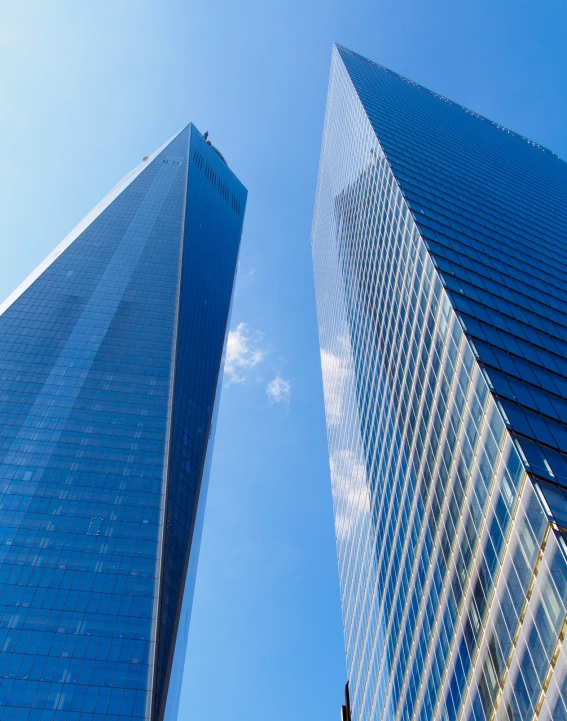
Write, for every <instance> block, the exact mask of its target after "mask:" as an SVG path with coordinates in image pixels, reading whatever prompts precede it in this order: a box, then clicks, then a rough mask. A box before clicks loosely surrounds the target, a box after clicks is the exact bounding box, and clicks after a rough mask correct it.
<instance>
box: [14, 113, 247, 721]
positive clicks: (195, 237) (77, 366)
mask: <svg viewBox="0 0 567 721" xmlns="http://www.w3.org/2000/svg"><path fill="white" fill-rule="evenodd" d="M201 141H202V145H203V146H204V147H203V148H201V144H200V143H201ZM193 145H196V146H197V147H198V148H199V152H201V153H202V155H203V157H206V158H207V162H210V163H211V164H215V163H216V161H215V158H216V155H215V154H214V151H212V150H211V149H209V148H207V146H206V144H205V142H204V140H202V138H201V136H200V134H199V133H198V131H196V129H195V128H194V127H193V126H189V127H188V128H186V129H185V130H184V131H182V132H181V133H180V134H179V135H178V136H177V137H176V138H175V139H174V140H173V141H171V142H170V143H169V144H168V145H167V146H166V147H165V148H164V149H163V150H162V151H161V152H159V153H157V154H155V156H154V157H152V158H151V159H149V160H148V162H146V163H145V165H144V166H143V169H142V170H141V172H137V173H135V174H134V175H133V176H130V177H129V178H128V181H127V182H125V183H123V184H122V186H121V187H120V189H119V192H114V194H113V196H112V200H111V202H110V203H107V204H106V205H104V207H103V208H102V210H101V209H100V208H99V209H98V211H100V210H101V212H98V211H97V213H98V214H97V213H95V217H94V219H93V220H92V221H91V222H90V223H88V224H86V226H85V225H84V226H83V227H82V230H81V232H80V233H78V234H77V236H76V238H75V239H74V240H73V242H70V243H67V244H66V247H65V248H64V249H63V251H62V252H61V253H60V254H59V255H58V256H57V257H55V259H54V260H53V262H51V264H46V266H45V267H44V268H43V270H42V272H40V273H39V274H36V275H37V277H36V278H35V280H34V281H33V282H32V283H31V284H29V285H28V287H27V289H25V290H24V291H23V293H21V294H20V295H19V296H17V297H15V298H14V299H13V300H12V302H11V303H7V304H5V309H4V312H3V313H2V315H0V421H1V423H0V488H1V490H2V496H1V499H0V718H1V719H3V720H4V719H17V720H18V721H36V720H37V721H40V720H41V721H47V720H49V721H63V719H64V720H65V721H102V719H104V720H105V721H118V719H126V718H128V719H130V718H131V719H133V720H136V721H142V719H150V718H159V717H160V716H161V715H162V713H163V708H162V707H163V703H160V701H162V700H163V697H164V691H165V689H166V686H167V678H168V673H169V671H168V670H167V669H168V668H169V667H170V666H171V663H170V659H171V657H172V656H173V640H174V636H175V629H176V621H175V619H176V617H177V616H178V615H179V610H180V606H181V600H182V593H183V585H184V579H185V573H186V566H187V558H188V555H189V549H190V547H191V540H192V539H191V533H192V528H193V526H194V524H193V525H192V521H191V519H193V518H194V516H195V514H196V506H197V505H198V504H197V500H198V494H199V487H200V486H201V485H202V483H203V482H204V481H206V479H203V480H201V476H202V468H203V458H204V455H205V452H206V439H207V434H205V433H200V434H199V429H200V427H201V426H202V425H203V420H202V416H204V415H206V414H207V404H211V403H212V399H213V398H214V396H215V387H216V383H217V377H218V372H219V364H220V358H221V354H222V347H223V341H224V335H225V330H226V319H227V313H228V307H229V303H230V293H231V289H232V280H233V277H234V272H235V267H236V251H237V248H238V243H239V240H240V225H241V221H239V222H238V223H236V222H233V221H232V220H231V221H228V222H227V221H226V219H224V216H223V217H221V218H217V217H216V215H215V212H216V211H215V209H216V208H217V207H222V208H224V209H227V210H225V214H226V216H227V217H228V216H230V218H231V219H232V218H238V216H237V215H236V214H235V213H234V212H233V210H232V209H230V210H228V204H227V203H226V202H225V200H224V199H223V198H222V196H221V195H220V194H219V193H218V192H217V190H216V189H214V188H211V190H210V191H209V193H208V194H203V193H202V192H201V191H199V187H198V183H197V185H196V186H195V189H193V188H192V186H191V181H190V180H189V181H188V175H189V176H190V172H189V158H190V157H191V156H190V149H191V147H192V146H193ZM228 175H231V174H230V171H227V176H228ZM227 182H230V185H231V190H232V192H234V193H236V194H238V195H239V196H240V197H241V198H242V202H243V204H244V202H245V191H244V189H243V188H242V186H240V184H239V183H238V181H236V179H235V178H234V176H232V177H231V178H230V181H228V180H227ZM188 183H189V184H188ZM188 188H189V193H188ZM192 193H194V194H195V199H194V200H193V199H192V198H190V197H188V196H190V195H191V194H192ZM199 203H200V204H201V205H203V206H206V208H205V210H201V211H200V212H201V215H200V216H199V218H198V219H197V215H198V211H197V210H196V206H197V205H198V204H199ZM191 213H195V217H193V216H192V215H191ZM197 222H198V223H200V224H202V225H203V226H204V229H203V230H202V231H201V230H200V226H199V231H197V230H196V228H195V223H197ZM207 224H208V225H207ZM190 231H191V232H192V235H191V237H190V238H189V232H190ZM204 244H206V245H207V246H210V247H211V250H210V251H207V252H208V253H209V254H208V255H207V252H205V251H203V250H202V249H199V248H200V246H201V245H204ZM221 248H222V250H221ZM227 248H229V249H230V250H229V251H228V252H227V256H226V259H225V258H224V255H223V254H224V252H225V250H226V249H227ZM213 257H214V258H215V262H214V263H213V262H212V258H213ZM204 263H209V265H208V266H207V267H204V266H203V264H204ZM191 268H192V272H193V273H194V274H196V273H197V272H199V273H200V274H202V275H203V276H204V277H207V278H208V279H209V282H212V281H211V279H216V278H217V275H218V281H219V284H220V285H221V287H222V292H220V291H219V292H218V293H217V295H216V296H214V302H213V303H212V304H211V305H212V308H211V310H210V311H208V308H209V306H207V309H206V310H205V312H204V313H203V307H202V303H201V304H198V303H197V301H196V300H195V298H194V297H193V296H192V295H191V291H189V290H186V288H185V285H186V282H185V276H186V275H187V276H188V277H189V278H190V274H191V270H190V269H191ZM188 269H189V270H188ZM219 269H221V270H220V272H219ZM211 298H212V299H213V294H212V293H211ZM215 303H216V306H215ZM207 312H210V314H209V315H207ZM209 326H214V330H212V329H211V328H210V327H209ZM205 366H206V367H205ZM189 374H191V375H190V377H187V376H188V375H189ZM197 402H198V403H199V404H200V405H199V407H201V405H202V407H203V410H202V412H201V415H199V414H198V413H195V412H194V410H193V405H194V404H195V403H197ZM184 433H185V434H186V436H187V443H183V441H182V438H183V434H184ZM177 436H179V439H180V443H181V446H182V448H183V454H184V457H186V458H187V459H189V458H191V461H192V464H193V465H192V466H191V473H190V474H188V473H187V471H186V470H185V468H184V467H183V468H181V466H182V463H181V461H180V460H179V458H178V456H179V450H178V449H179V444H177V443H176V438H177ZM193 469H194V470H193ZM180 529H181V530H180ZM168 554H169V555H170V556H171V558H168V557H167V556H168ZM164 628H165V629H167V630H166V631H165V630H163V629H164ZM162 668H165V669H166V671H165V672H163V673H162V672H161V671H160V670H161V669H162Z"/></svg>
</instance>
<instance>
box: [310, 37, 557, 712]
mask: <svg viewBox="0 0 567 721" xmlns="http://www.w3.org/2000/svg"><path fill="white" fill-rule="evenodd" d="M566 190H567V165H565V163H563V162H562V161H561V160H560V159H559V158H557V157H556V156H555V155H554V154H553V153H552V152H550V151H549V150H546V149H545V148H542V147H540V146H539V145H537V144H536V143H533V142H531V141H529V140H527V139H525V138H522V137H520V136H518V135H517V134H515V133H512V132H510V131H508V130H506V129H505V128H502V127H501V126H499V125H497V124H496V123H493V122H491V121H489V120H487V119H485V118H483V117H481V116H479V115H478V114H476V113H473V112H471V111H469V110H466V109H464V108H462V107H460V106H458V105H457V104H455V103H452V102H451V101H449V100H447V99H445V98H442V97H441V96H439V95H436V94H435V93H432V92H430V91H428V90H426V89H424V88H422V87H420V86H418V85H416V84H415V83H412V82H410V81H408V80H406V79H405V78H402V77H401V76H399V75H396V74H395V73H392V72H390V71H388V70H386V69H385V68H383V67H381V66H379V65H377V64H375V63H372V62H370V61H368V60H366V59H364V58H362V57H360V56H358V55H356V54H354V53H352V52H350V51H348V50H346V49H344V48H338V47H337V48H335V50H334V53H333V63H332V70H331V81H330V87H329V98H328V104H327V114H326V120H325V131H324V138H323V149H322V156H321V165H320V171H319V183H318V192H317V202H316V209H315V217H314V223H313V236H312V245H313V257H314V267H315V278H316V289H317V306H318V317H319V330H320V343H321V361H322V368H323V382H324V389H325V408H326V416H327V428H328V438H329V453H330V463H331V477H332V483H333V497H334V505H335V521H336V534H337V548H338V558H339V574H340V580H341V593H342V602H343V613H344V625H345V642H346V649H347V660H348V668H349V681H350V690H351V700H352V711H353V719H355V721H361V720H362V719H364V721H366V720H367V719H372V720H373V721H374V720H375V719H376V720H377V719H394V718H395V719H404V720H407V721H409V720H410V719H420V721H426V720H428V719H434V718H439V719H443V720H444V721H453V720H456V719H460V718H463V719H478V720H480V719H492V718H495V719H534V718H538V719H567V697H566V696H565V692H567V654H566V652H565V648H564V646H563V641H564V637H565V631H566V630H567V622H566V612H567V562H566V559H567V546H566V545H565V540H564V535H563V534H564V530H565V528H567V505H566V498H567V497H566V496H565V493H567V474H566V472H565V469H566V468H567V465H566V462H567V456H566V455H565V453H566V452H567V445H566V442H565V436H564V432H565V430H567V426H566V424H567V406H565V402H566V400H567V386H565V380H566V379H567V373H566V370H567V366H565V363H566V361H567V353H566V348H567V347H566V346H565V344H564V340H563V339H564V337H565V333H564V332H563V331H564V323H565V317H566V316H565V311H564V307H563V306H564V302H563V301H564V294H565V293H564V290H563V285H564V283H563V275H564V271H563V261H562V259H563V257H564V256H565V253H566V247H565V238H566V237H567V232H566V231H567V201H566V197H567V195H566V192H565V191H566ZM563 489H565V493H564V490H563Z"/></svg>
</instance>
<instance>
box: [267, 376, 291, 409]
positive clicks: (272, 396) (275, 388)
mask: <svg viewBox="0 0 567 721" xmlns="http://www.w3.org/2000/svg"><path fill="white" fill-rule="evenodd" d="M266 393H267V394H268V400H269V403H270V405H271V406H272V405H274V403H283V404H284V405H286V406H288V405H289V401H290V397H291V383H290V382H289V381H286V380H284V379H283V378H281V377H280V376H276V377H275V378H274V380H273V381H270V382H269V383H268V385H267V386H266Z"/></svg>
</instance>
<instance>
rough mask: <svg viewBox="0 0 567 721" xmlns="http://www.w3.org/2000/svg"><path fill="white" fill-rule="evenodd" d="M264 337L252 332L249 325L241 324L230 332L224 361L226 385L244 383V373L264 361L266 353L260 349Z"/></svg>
mask: <svg viewBox="0 0 567 721" xmlns="http://www.w3.org/2000/svg"><path fill="white" fill-rule="evenodd" d="M263 337H264V334H263V333H260V332H259V331H251V330H250V329H249V328H248V324H247V323H239V324H238V325H237V326H236V328H235V329H234V330H231V331H230V332H229V334H228V341H227V344H226V358H225V361H224V372H225V377H226V385H231V384H232V383H244V382H245V380H246V377H245V375H244V373H245V372H246V371H249V370H251V369H252V368H255V367H256V366H257V365H258V363H261V362H262V361H263V360H264V358H265V357H266V351H265V350H263V349H262V348H260V342H261V341H262V338H263Z"/></svg>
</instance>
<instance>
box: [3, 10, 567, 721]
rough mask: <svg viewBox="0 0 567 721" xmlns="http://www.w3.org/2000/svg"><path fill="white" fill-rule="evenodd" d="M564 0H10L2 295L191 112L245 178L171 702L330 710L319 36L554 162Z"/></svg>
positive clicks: (265, 710)
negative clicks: (313, 245)
mask: <svg viewBox="0 0 567 721" xmlns="http://www.w3.org/2000/svg"><path fill="white" fill-rule="evenodd" d="M565 37H567V6H565V3H564V2H563V0H539V1H538V2H533V0H530V2H527V1H525V0H498V1H497V2H495V1H494V0H474V1H473V0H458V2H455V0H429V1H428V2H424V0H374V2H366V1H358V0H350V1H349V2H346V1H345V0H341V1H340V2H339V1H338V0H335V2H323V1H322V0H302V1H301V2H300V1H299V0H286V2H282V1H281V0H271V1H270V2H265V0H264V1H263V2H260V1H259V0H239V2H231V3H229V2H226V0H225V2H221V1H220V0H209V2H207V3H204V2H188V1H187V0H185V1H177V0H160V1H159V2H158V1H157V0H155V1H149V0H136V1H134V0H97V2H91V3H87V2H77V1H76V0H68V1H67V2H65V1H64V0H54V1H53V2H50V3H47V2H44V1H42V0H37V1H35V2H32V1H29V0H4V2H3V3H2V4H1V5H0V92H1V97H2V111H1V112H0V137H1V146H2V164H1V165H0V203H1V212H0V243H1V252H2V263H1V264H0V296H1V297H2V298H4V297H5V296H6V295H8V293H9V292H10V291H11V290H13V289H14V288H15V287H16V285H18V283H19V282H20V281H21V280H22V279H23V278H24V277H25V276H26V275H27V274H28V273H29V272H30V271H31V270H32V269H33V268H34V267H35V266H36V265H37V263H38V262H39V261H40V260H42V258H43V257H44V256H45V255H47V253H48V252H49V251H51V250H52V249H53V247H54V246H55V245H56V244H57V243H58V242H59V241H60V240H61V239H62V238H63V237H64V236H65V235H66V233H67V232H68V231H69V230H70V229H71V228H72V227H73V226H74V225H75V224H76V223H77V222H78V221H79V220H80V219H81V218H82V217H83V216H84V215H85V214H86V213H87V212H88V211H89V210H90V209H91V207H92V206H93V205H95V203H96V202H97V201H98V200H99V199H100V198H101V197H102V196H103V195H104V194H105V193H106V192H107V191H108V190H109V189H110V187H112V185H114V183H115V182H116V181H117V180H118V179H119V178H120V177H122V176H123V175H124V174H125V173H126V172H127V171H128V170H129V169H130V168H131V167H133V166H134V165H136V164H137V163H138V162H139V160H140V159H141V158H142V156H144V155H147V154H148V153H150V152H151V151H152V150H154V149H155V148H156V147H157V146H159V145H160V144H161V143H162V142H164V141H165V140H166V139H167V138H169V137H170V136H171V135H173V134H174V133H175V132H176V131H178V130H179V129H180V128H181V127H182V126H184V125H185V124H186V123H187V122H188V121H190V120H191V121H193V122H194V123H195V124H196V125H197V127H198V128H199V129H200V130H201V131H205V130H209V131H210V134H211V139H212V141H213V143H214V144H215V145H217V146H218V147H219V148H220V149H221V151H222V152H223V153H224V154H225V156H226V158H227V160H228V162H229V164H230V166H231V167H232V169H233V170H234V171H235V172H236V173H237V175H238V176H239V177H240V178H241V179H242V181H243V182H244V184H245V185H246V186H247V187H248V190H249V204H248V209H247V213H246V221H245V232H244V238H243V247H242V253H241V263H240V271H239V275H238V281H237V289H236V297H235V304H234V311H233V318H232V329H233V335H232V337H231V340H232V345H231V349H232V356H231V368H230V369H229V373H228V374H227V379H226V383H225V386H226V387H225V389H224V391H223V396H222V403H221V410H220V417H219V424H218V429H217V436H216V445H215V460H214V463H213V469H212V476H211V481H210V493H209V500H208V505H207V514H206V518H205V531H204V536H203V543H202V548H201V559H200V567H199V574H198V579H197V588H196V596H195V603H194V610H193V624H192V629H191V635H190V646H189V651H188V657H187V666H186V677H185V682H184V689H183V695H182V713H181V715H180V718H182V719H185V718H186V719H199V720H200V721H226V719H228V718H230V719H235V720H236V721H239V719H243V720H244V719H246V721H266V720H267V719H269V720H270V721H284V720H285V721H289V719H291V718H293V719H306V720H309V721H327V719H336V718H338V714H339V706H340V703H341V699H342V685H343V683H344V681H345V674H346V671H345V664H344V658H343V645H342V626H341V617H340V603H339V590H338V581H337V571H336V560H335V547H334V532H333V524H332V507H331V494H330V484H329V477H328V461H327V455H326V439H325V428H324V415H323V400H322V390H321V377H320V368H319V356H318V346H317V330H316V319H315V305H314V293H313V282H312V274H311V259H310V245H309V235H310V229H311V216H312V210H313V201H314V195H315V185H316V178H317V164H318V159H319V151H320V144H321V132H322V125H323V115H324V107H325V96H326V90H327V82H328V72H329V64H330V57H331V47H332V42H333V41H337V42H340V43H341V44H343V45H345V46H347V47H349V48H351V49H353V50H355V51H357V52H359V53H361V54H363V55H366V56H367V57H370V58H372V59H374V60H376V61H378V62H380V63H382V64H384V65H386V66H387V67H390V68H392V69H393V70H396V71H398V72H400V73H402V74H405V75H407V76H408V77H410V78H411V79H412V80H415V81H417V82H420V83H422V84H424V85H426V86H427V87H430V88H431V89H433V90H435V91H437V92H439V93H442V94H444V95H447V96H448V97H450V98H451V99H453V100H456V101H457V102H460V103H462V104H464V105H466V106H468V107H470V108H472V109H474V110H476V111H477V112H480V113H483V114H485V115H487V116H488V117H489V118H491V119H493V120H496V121H498V122H500V123H502V124H503V125H505V126H508V127H510V128H512V129H513V130H515V131H517V132H519V133H521V134H523V135H525V136H527V137H529V138H531V139H533V140H536V141H537V142H539V143H541V144H542V145H545V146H547V147H549V148H551V149H552V150H554V151H555V152H557V153H558V154H559V155H560V156H561V157H563V158H567V83H566V79H567V72H566V71H567V52H566V50H565V47H566V46H567V43H565Z"/></svg>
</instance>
